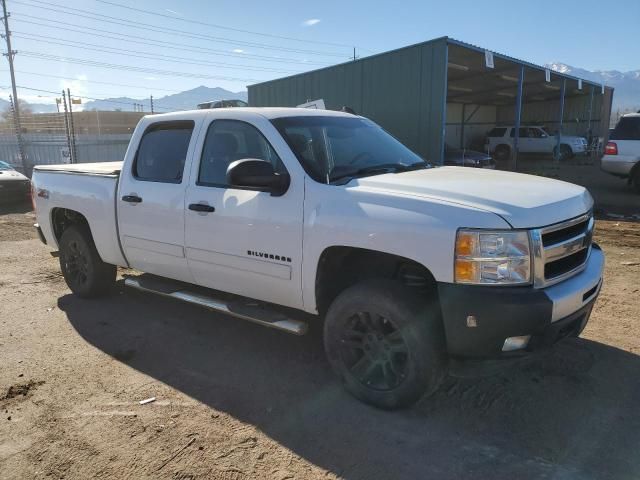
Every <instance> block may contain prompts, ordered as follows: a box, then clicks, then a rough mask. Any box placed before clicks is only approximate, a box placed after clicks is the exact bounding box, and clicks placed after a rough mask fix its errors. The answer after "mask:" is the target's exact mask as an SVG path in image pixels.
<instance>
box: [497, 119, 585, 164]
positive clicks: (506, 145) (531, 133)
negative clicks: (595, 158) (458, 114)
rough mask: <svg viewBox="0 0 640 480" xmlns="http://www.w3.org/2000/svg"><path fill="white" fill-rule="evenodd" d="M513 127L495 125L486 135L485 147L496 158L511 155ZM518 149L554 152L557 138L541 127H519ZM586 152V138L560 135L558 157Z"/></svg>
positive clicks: (562, 158) (505, 157) (504, 157)
mask: <svg viewBox="0 0 640 480" xmlns="http://www.w3.org/2000/svg"><path fill="white" fill-rule="evenodd" d="M515 131H516V129H515V127H495V128H494V129H492V130H491V131H490V132H489V133H488V135H487V141H486V144H485V145H486V148H487V149H488V151H489V152H491V153H492V154H493V156H494V158H495V159H496V160H506V159H508V158H509V157H510V156H511V150H512V149H513V140H514V136H515ZM518 136H519V139H518V151H519V152H521V153H549V154H554V155H555V154H556V149H557V148H558V147H557V146H558V138H557V137H555V136H553V135H549V134H548V133H547V132H546V131H545V130H544V128H542V127H535V126H534V127H520V134H519V135H518ZM586 152H587V140H586V139H585V138H583V137H573V136H569V135H561V136H560V149H559V152H558V158H559V159H560V160H565V159H567V158H571V157H573V156H574V155H576V154H584V153H586Z"/></svg>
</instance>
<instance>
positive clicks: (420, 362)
mask: <svg viewBox="0 0 640 480" xmlns="http://www.w3.org/2000/svg"><path fill="white" fill-rule="evenodd" d="M422 295H424V293H423V294H422ZM422 295H416V294H414V293H413V292H411V289H409V288H407V287H405V286H403V285H401V284H399V283H397V282H393V281H386V280H376V281H366V282H362V283H360V284H357V285H355V286H353V287H350V288H348V289H347V290H345V291H344V292H342V293H341V294H340V295H339V296H338V297H337V298H336V299H335V301H334V302H333V303H332V305H331V307H330V308H329V311H328V312H327V316H326V319H325V326H324V343H325V350H326V353H327V357H328V359H329V362H330V363H331V366H332V367H333V369H334V371H335V372H336V373H337V374H338V375H339V376H340V378H341V379H342V381H343V383H344V385H345V387H346V389H347V390H348V391H349V392H350V393H351V394H353V395H354V396H355V397H356V398H358V399H360V400H362V401H364V402H366V403H369V404H371V405H373V406H376V407H378V408H384V409H394V408H400V407H404V406H408V405H411V404H413V403H414V402H416V401H417V400H419V399H420V398H421V397H423V396H425V395H428V394H430V393H433V392H434V391H435V390H436V389H437V387H438V386H439V384H440V382H441V380H442V378H443V377H444V374H445V372H446V361H445V355H444V350H445V348H444V335H443V332H442V323H441V321H440V317H439V314H438V313H437V312H438V309H437V308H433V306H434V305H433V304H430V303H429V302H428V301H426V300H424V299H423V298H421V297H422Z"/></svg>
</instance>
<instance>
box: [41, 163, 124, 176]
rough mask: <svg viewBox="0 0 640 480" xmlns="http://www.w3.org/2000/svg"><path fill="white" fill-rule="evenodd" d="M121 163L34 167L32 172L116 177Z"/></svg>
mask: <svg viewBox="0 0 640 480" xmlns="http://www.w3.org/2000/svg"><path fill="white" fill-rule="evenodd" d="M122 163H123V162H97V163H68V164H61V165H36V166H35V167H33V168H34V170H38V171H42V172H56V173H57V172H60V173H76V174H80V175H105V176H118V175H120V171H121V170H122Z"/></svg>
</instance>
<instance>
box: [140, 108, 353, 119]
mask: <svg viewBox="0 0 640 480" xmlns="http://www.w3.org/2000/svg"><path fill="white" fill-rule="evenodd" d="M214 111H215V112H216V114H219V113H221V112H229V113H233V116H234V117H235V118H238V116H242V114H243V113H247V114H254V115H256V114H257V115H262V116H263V117H265V118H268V119H269V120H271V119H273V118H280V117H318V116H320V117H327V116H330V117H353V115H352V114H350V113H345V112H337V111H335V110H319V109H315V108H295V107H288V108H285V107H233V108H215V109H198V110H188V111H179V112H170V113H161V114H157V115H147V116H146V117H147V118H153V119H156V118H159V117H161V118H164V119H168V120H170V119H171V118H173V117H176V118H180V119H184V118H185V116H193V117H194V118H196V117H198V116H201V115H210V114H211V112H214Z"/></svg>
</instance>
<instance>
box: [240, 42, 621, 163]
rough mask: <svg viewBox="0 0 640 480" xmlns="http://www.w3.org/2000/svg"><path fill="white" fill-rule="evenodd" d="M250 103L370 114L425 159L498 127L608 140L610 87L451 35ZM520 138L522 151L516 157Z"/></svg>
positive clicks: (275, 85) (256, 89)
mask: <svg viewBox="0 0 640 480" xmlns="http://www.w3.org/2000/svg"><path fill="white" fill-rule="evenodd" d="M248 90H249V105H251V106H256V107H293V106H297V105H300V104H303V103H305V102H308V101H312V100H316V99H322V100H323V101H324V102H325V106H326V108H328V109H331V110H338V109H340V108H342V107H343V106H347V107H350V108H352V109H353V110H354V111H355V112H356V113H357V114H359V115H363V116H365V117H369V118H371V119H372V120H374V121H375V122H377V123H378V124H380V125H381V126H382V127H383V128H385V129H386V130H388V131H389V132H390V133H392V134H393V135H394V136H396V137H397V138H398V139H399V140H400V141H402V142H403V143H404V144H405V145H407V146H408V147H410V148H411V149H413V150H414V151H416V152H417V153H419V154H420V155H422V156H423V157H424V158H426V159H428V160H430V161H432V162H435V163H441V162H442V158H443V153H444V145H445V142H446V143H447V144H450V145H453V146H455V147H461V148H474V147H475V148H476V149H478V148H480V149H481V148H482V145H483V143H484V137H485V135H486V133H487V131H488V130H490V129H491V128H492V127H494V126H496V125H515V126H519V125H521V124H522V125H525V124H531V125H533V124H535V125H544V126H546V127H547V128H548V129H549V130H551V131H552V132H554V133H569V134H579V135H586V132H588V131H591V132H592V133H593V135H596V136H601V137H605V140H606V135H607V132H608V126H609V116H610V112H611V100H612V96H613V90H612V89H611V88H609V87H604V86H602V85H599V84H596V83H593V82H589V81H587V80H583V79H578V78H576V77H573V76H570V75H565V74H562V73H558V72H555V71H550V70H548V69H546V68H545V67H541V66H538V65H533V64H531V63H528V62H524V61H521V60H517V59H514V58H511V57H508V56H506V55H502V54H499V53H495V52H490V51H488V50H485V49H482V48H480V47H477V46H474V45H470V44H466V43H463V42H460V41H457V40H453V39H451V38H448V37H442V38H437V39H435V40H431V41H428V42H423V43H419V44H416V45H411V46H408V47H404V48H400V49H397V50H392V51H389V52H385V53H381V54H377V55H372V56H370V57H366V58H362V59H358V60H354V61H351V62H347V63H343V64H339V65H335V66H331V67H326V68H322V69H319V70H314V71H310V72H306V73H301V74H297V75H293V76H290V77H285V78H281V79H277V80H271V81H268V82H263V83H259V84H255V85H250V86H249V87H248ZM517 141H518V140H517V139H516V152H515V153H517Z"/></svg>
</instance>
